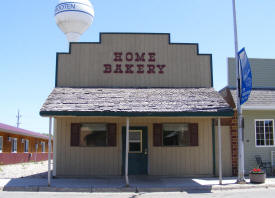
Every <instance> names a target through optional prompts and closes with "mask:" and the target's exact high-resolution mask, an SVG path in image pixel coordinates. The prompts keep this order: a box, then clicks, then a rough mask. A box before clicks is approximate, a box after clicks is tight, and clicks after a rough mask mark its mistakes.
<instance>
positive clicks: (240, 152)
mask: <svg viewBox="0 0 275 198" xmlns="http://www.w3.org/2000/svg"><path fill="white" fill-rule="evenodd" d="M232 4H233V21H234V38H235V64H236V96H237V100H236V102H237V113H238V115H237V118H238V178H237V183H239V184H241V183H246V181H245V179H244V141H243V129H242V106H241V104H240V83H241V81H240V69H239V55H238V35H237V20H236V5H235V0H232Z"/></svg>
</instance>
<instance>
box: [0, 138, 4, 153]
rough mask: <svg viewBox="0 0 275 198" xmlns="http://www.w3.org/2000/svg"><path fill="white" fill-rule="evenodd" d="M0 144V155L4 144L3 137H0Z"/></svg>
mask: <svg viewBox="0 0 275 198" xmlns="http://www.w3.org/2000/svg"><path fill="white" fill-rule="evenodd" d="M0 142H1V145H2V146H1V147H0V153H2V152H3V147H4V146H3V143H4V137H3V136H0Z"/></svg>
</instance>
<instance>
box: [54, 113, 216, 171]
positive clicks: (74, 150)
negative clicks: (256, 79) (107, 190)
mask: <svg viewBox="0 0 275 198" xmlns="http://www.w3.org/2000/svg"><path fill="white" fill-rule="evenodd" d="M125 120H126V118H110V117H108V118H107V117H106V118H104V117H95V118H93V117H71V118H64V117H63V118H61V117H59V118H56V127H55V129H56V134H57V135H56V142H57V146H56V151H57V154H56V175H57V176H94V175H121V167H122V164H121V163H122V162H121V161H122V154H121V153H122V141H121V128H122V126H125ZM77 122H81V123H85V122H95V123H105V122H106V123H116V124H117V146H116V147H71V146H70V125H71V123H77ZM184 122H189V123H198V124H199V146H198V147H153V123H184ZM130 126H146V127H148V150H149V154H148V173H149V175H169V176H194V175H195V176H210V175H212V174H213V152H212V122H211V119H210V118H146V117H144V118H130Z"/></svg>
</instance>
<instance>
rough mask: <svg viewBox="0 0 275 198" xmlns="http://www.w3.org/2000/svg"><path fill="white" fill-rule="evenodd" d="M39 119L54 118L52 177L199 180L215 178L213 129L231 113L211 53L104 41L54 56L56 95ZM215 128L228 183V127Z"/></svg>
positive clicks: (136, 36) (162, 41)
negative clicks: (216, 84)
mask: <svg viewBox="0 0 275 198" xmlns="http://www.w3.org/2000/svg"><path fill="white" fill-rule="evenodd" d="M40 115H41V116H45V117H51V118H54V146H53V147H54V148H53V149H54V150H53V153H54V157H53V158H54V166H53V167H54V168H53V175H54V176H57V177H89V176H91V177H92V176H115V175H116V176H119V175H124V174H125V173H126V174H129V175H158V176H179V177H191V176H198V177H203V176H213V175H216V174H217V170H218V152H217V151H218V140H217V131H218V129H217V128H218V127H217V126H216V123H223V122H224V120H226V119H228V118H231V117H232V115H233V111H232V108H231V107H230V106H229V105H228V104H227V103H226V101H225V100H224V99H223V98H222V97H221V96H220V95H219V93H218V92H216V91H215V90H214V88H213V73H212V55H211V54H200V53H199V49H198V44H189V43H188V44H184V43H171V42H170V35H169V34H163V33H160V34H151V33H148V34H143V33H101V34H100V41H99V42H88V43H77V42H76V43H70V48H69V52H68V53H57V61H56V84H55V88H54V89H53V91H52V93H51V94H50V95H49V97H48V98H47V100H46V101H45V103H44V104H43V106H42V108H41V110H40ZM217 120H220V122H217ZM219 126H221V127H220V129H221V134H222V142H221V144H222V145H223V146H226V148H223V149H222V161H223V174H224V175H227V176H230V175H232V174H231V173H232V162H231V161H232V160H231V144H230V143H231V136H230V129H229V126H223V125H222V124H220V125H219ZM126 142H127V144H126ZM127 153H128V155H127ZM127 161H128V163H127ZM125 170H127V172H126V171H125Z"/></svg>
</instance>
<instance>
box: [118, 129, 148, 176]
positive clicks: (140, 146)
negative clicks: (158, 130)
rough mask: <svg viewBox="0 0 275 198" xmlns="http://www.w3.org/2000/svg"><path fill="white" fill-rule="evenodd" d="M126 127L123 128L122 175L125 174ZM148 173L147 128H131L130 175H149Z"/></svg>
mask: <svg viewBox="0 0 275 198" xmlns="http://www.w3.org/2000/svg"><path fill="white" fill-rule="evenodd" d="M125 142H126V127H123V128H122V148H123V149H122V159H123V160H122V162H123V165H122V174H124V172H125ZM147 173H148V134H147V127H130V129H129V156H128V174H129V175H147Z"/></svg>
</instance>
